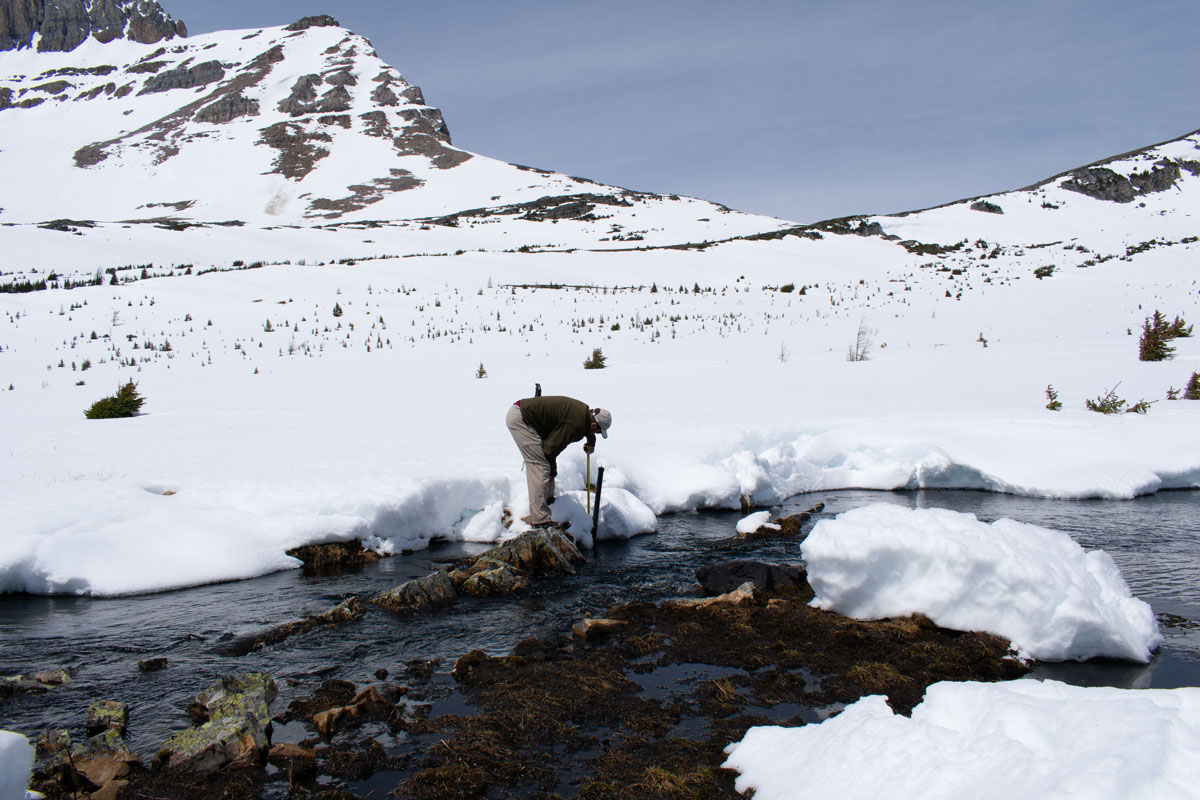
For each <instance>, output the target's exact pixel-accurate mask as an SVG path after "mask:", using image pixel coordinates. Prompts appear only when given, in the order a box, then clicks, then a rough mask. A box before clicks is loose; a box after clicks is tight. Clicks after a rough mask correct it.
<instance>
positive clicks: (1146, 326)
mask: <svg viewBox="0 0 1200 800" xmlns="http://www.w3.org/2000/svg"><path fill="white" fill-rule="evenodd" d="M1170 333H1171V324H1170V323H1168V322H1167V318H1166V317H1164V316H1163V315H1162V312H1161V311H1155V312H1154V314H1153V315H1152V316H1149V317H1146V320H1145V321H1144V322H1143V323H1142V336H1141V338H1140V339H1139V340H1138V360H1139V361H1166V360H1167V359H1168V358H1171V357H1172V356H1174V355H1175V348H1174V347H1172V346H1171V344H1170V340H1171V335H1170Z"/></svg>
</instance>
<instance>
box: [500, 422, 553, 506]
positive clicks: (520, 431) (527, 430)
mask: <svg viewBox="0 0 1200 800" xmlns="http://www.w3.org/2000/svg"><path fill="white" fill-rule="evenodd" d="M504 422H505V424H507V425H508V432H509V433H511V434H512V437H513V441H515V442H516V443H517V448H518V449H519V450H520V451H521V455H522V456H524V458H525V481H526V483H527V484H528V486H529V524H530V525H534V526H537V525H549V524H550V522H551V517H550V504H549V503H547V502H546V500H547V499H549V498H551V497H553V496H554V476H552V475H551V474H550V461H549V459H547V458H546V452H545V451H544V450H543V449H542V437H541V436H538V432H537V431H535V430H534V429H533V428H532V427H530V426H529V423H527V422H525V419H524V418H523V417H522V416H521V407H520V406H517V405H514V406H512V407H511V408H509V409H508V415H507V416H506V417H505V418H504Z"/></svg>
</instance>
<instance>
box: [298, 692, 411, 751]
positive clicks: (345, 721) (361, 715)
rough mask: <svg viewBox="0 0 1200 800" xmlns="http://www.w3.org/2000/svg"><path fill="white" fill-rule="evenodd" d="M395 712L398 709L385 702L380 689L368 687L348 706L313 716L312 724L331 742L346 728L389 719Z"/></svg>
mask: <svg viewBox="0 0 1200 800" xmlns="http://www.w3.org/2000/svg"><path fill="white" fill-rule="evenodd" d="M395 710H396V707H395V706H393V705H392V704H391V703H389V702H388V701H387V700H384V699H383V696H382V695H381V694H380V693H379V690H378V689H376V688H375V687H374V686H368V687H367V688H366V689H363V690H362V691H361V692H359V693H358V694H356V695H355V696H354V697H353V699H351V701H350V703H349V704H348V705H344V706H338V707H336V708H330V709H328V710H326V711H320V712H318V713H316V714H313V716H312V724H313V727H314V728H316V729H317V732H318V733H320V734H321V736H322V737H323V738H324V739H325V740H326V741H329V740H330V739H332V738H333V737H334V736H335V735H336V734H337V733H338V732H339V731H342V730H345V729H346V728H350V727H357V726H359V725H362V724H363V723H364V722H371V721H376V720H385V719H388V718H389V717H391V716H392V714H393V713H394V712H395Z"/></svg>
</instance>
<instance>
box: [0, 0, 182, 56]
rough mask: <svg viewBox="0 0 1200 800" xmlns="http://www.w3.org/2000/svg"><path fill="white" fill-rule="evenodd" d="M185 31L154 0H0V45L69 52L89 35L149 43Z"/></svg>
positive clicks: (171, 37)
mask: <svg viewBox="0 0 1200 800" xmlns="http://www.w3.org/2000/svg"><path fill="white" fill-rule="evenodd" d="M176 36H180V37H185V36H187V27H186V26H185V25H184V24H183V23H182V22H176V21H175V20H173V19H172V18H171V16H170V15H169V14H167V12H166V11H164V10H163V9H162V6H160V5H159V4H158V3H157V2H155V0H0V50H19V49H22V48H26V47H33V46H35V45H36V47H37V49H38V50H39V51H40V52H69V51H71V50H74V49H75V48H76V47H78V46H79V45H81V44H83V43H84V42H85V41H87V40H88V39H89V38H94V39H96V40H97V41H98V42H101V43H105V42H111V41H113V40H114V39H130V40H132V41H135V42H140V43H141V44H153V43H154V42H158V41H162V40H163V39H173V38H175V37H176Z"/></svg>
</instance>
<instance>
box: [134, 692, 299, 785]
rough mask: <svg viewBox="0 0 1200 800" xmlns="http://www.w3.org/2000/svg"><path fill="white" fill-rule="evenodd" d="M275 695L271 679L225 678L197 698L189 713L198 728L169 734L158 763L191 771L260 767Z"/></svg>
mask: <svg viewBox="0 0 1200 800" xmlns="http://www.w3.org/2000/svg"><path fill="white" fill-rule="evenodd" d="M276 694H277V690H276V688H275V681H274V679H272V678H271V676H270V675H266V674H264V673H261V672H249V673H245V674H242V675H227V676H225V677H224V678H222V679H221V680H220V682H218V683H216V684H214V685H212V686H210V687H209V688H208V689H206V690H205V691H203V692H201V693H200V694H199V695H197V696H196V701H195V702H194V703H192V705H191V706H190V707H189V708H188V713H189V714H191V715H192V718H193V719H194V720H196V722H197V723H198V724H197V726H195V727H192V728H188V729H187V730H183V731H180V732H178V733H174V734H172V735H171V736H170V737H169V738H168V739H167V741H166V742H164V743H163V746H162V748H160V750H159V753H158V757H159V759H160V760H162V761H165V762H166V763H167V766H168V767H170V768H171V769H178V770H185V771H190V772H211V771H213V770H216V769H219V768H221V767H224V766H226V765H231V766H249V765H253V764H261V763H262V762H263V760H264V759H265V758H266V754H267V748H268V747H269V746H270V740H269V738H268V735H267V728H268V726H269V725H270V723H271V715H270V710H269V707H270V703H271V701H272V700H274V699H275V696H276Z"/></svg>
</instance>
